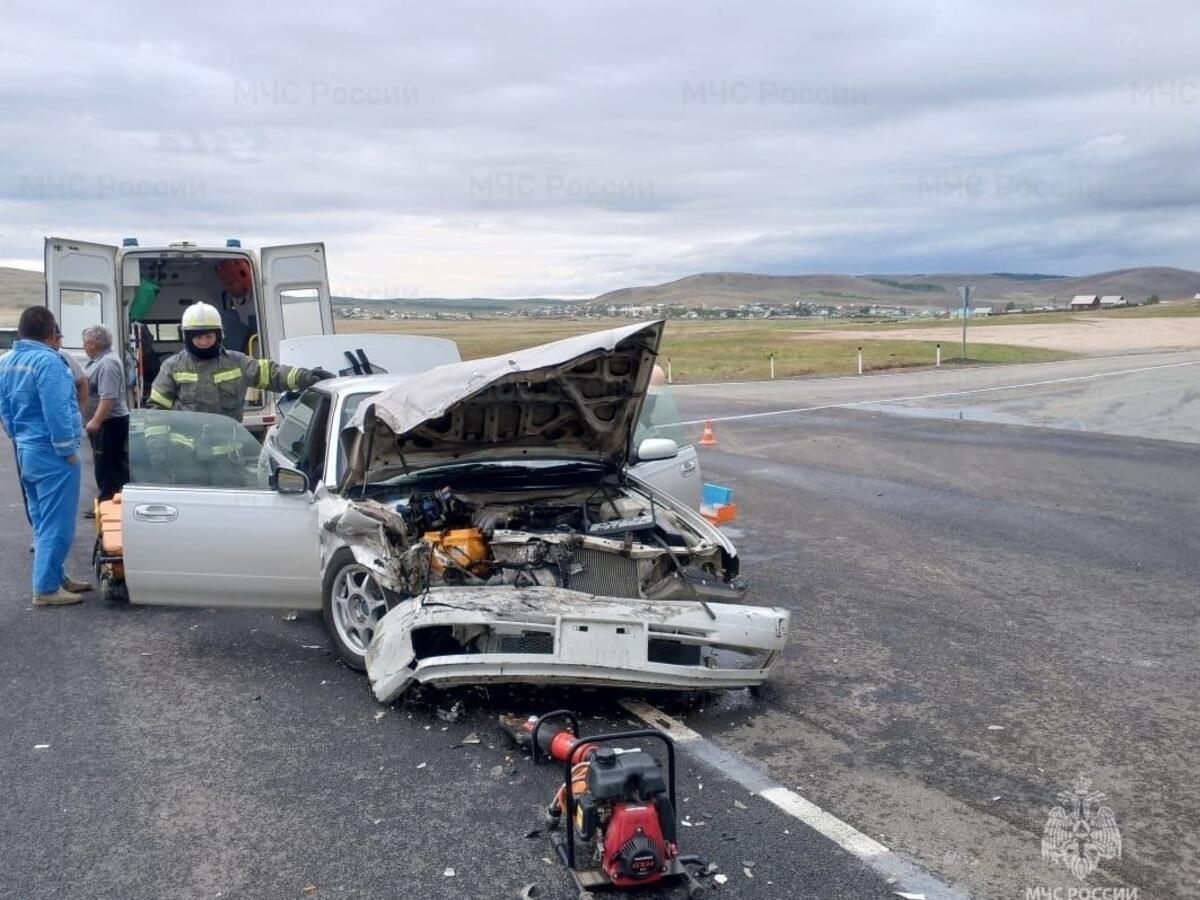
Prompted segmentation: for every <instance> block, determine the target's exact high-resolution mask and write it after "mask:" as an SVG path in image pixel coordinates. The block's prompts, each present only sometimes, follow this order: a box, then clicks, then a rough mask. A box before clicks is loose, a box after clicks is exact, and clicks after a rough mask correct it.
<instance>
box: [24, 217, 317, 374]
mask: <svg viewBox="0 0 1200 900" xmlns="http://www.w3.org/2000/svg"><path fill="white" fill-rule="evenodd" d="M322 271H323V269H322ZM46 306H47V307H48V308H49V309H50V312H52V313H54V318H55V319H56V320H57V321H58V326H59V328H60V329H61V330H62V335H63V347H64V348H66V349H69V350H81V349H82V348H83V336H82V335H83V329H85V328H87V327H88V326H89V325H107V326H108V327H109V329H110V330H111V331H112V332H113V333H114V335H116V336H118V339H119V336H120V335H121V334H122V331H123V329H122V327H121V323H120V320H119V318H118V311H119V303H118V294H117V248H116V247H110V246H108V245H107V244H90V243H88V242H87V241H73V240H70V239H68V238H57V237H51V238H46Z"/></svg>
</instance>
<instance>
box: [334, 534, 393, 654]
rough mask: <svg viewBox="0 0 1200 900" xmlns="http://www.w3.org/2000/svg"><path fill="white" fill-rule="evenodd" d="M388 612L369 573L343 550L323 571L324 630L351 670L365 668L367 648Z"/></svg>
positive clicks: (384, 600)
mask: <svg viewBox="0 0 1200 900" xmlns="http://www.w3.org/2000/svg"><path fill="white" fill-rule="evenodd" d="M387 611H388V604H387V597H386V595H385V594H384V591H383V588H381V587H380V586H379V584H378V583H376V581H375V576H374V575H373V574H372V572H371V570H370V569H368V568H367V567H366V566H364V565H362V564H361V563H359V562H358V561H357V560H355V558H354V554H353V553H352V552H351V551H350V550H349V549H348V548H345V547H343V548H342V549H341V550H338V552H337V553H335V554H334V555H333V559H331V560H330V561H329V567H328V568H327V569H326V570H325V585H324V614H325V627H326V629H328V631H329V635H330V637H332V638H333V644H334V647H335V649H336V650H337V653H338V656H340V657H341V658H342V661H343V662H344V663H345V664H346V665H348V666H349V667H350V668H352V669H357V670H358V671H360V672H362V671H364V670H365V669H366V667H367V665H366V653H367V647H368V646H370V644H371V639H372V638H373V637H375V629H376V628H377V627H378V625H379V620H380V619H382V618H383V616H384V614H385V613H386V612H387Z"/></svg>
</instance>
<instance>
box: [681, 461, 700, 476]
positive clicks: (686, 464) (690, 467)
mask: <svg viewBox="0 0 1200 900" xmlns="http://www.w3.org/2000/svg"><path fill="white" fill-rule="evenodd" d="M695 471H696V461H695V460H694V459H685V460H684V461H683V462H681V463H680V464H679V474H680V475H691V474H692V473H693V472H695Z"/></svg>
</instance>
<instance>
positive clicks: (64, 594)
mask: <svg viewBox="0 0 1200 900" xmlns="http://www.w3.org/2000/svg"><path fill="white" fill-rule="evenodd" d="M82 602H83V598H82V597H80V596H79V595H78V594H72V593H71V592H70V591H64V590H63V589H62V588H59V589H58V590H57V591H55V592H54V593H53V594H34V595H33V605H34V606H70V605H71V604H72V603H82Z"/></svg>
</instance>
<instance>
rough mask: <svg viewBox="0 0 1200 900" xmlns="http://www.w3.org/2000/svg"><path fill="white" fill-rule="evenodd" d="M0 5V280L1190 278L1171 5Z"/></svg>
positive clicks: (1196, 145) (1191, 66)
mask: <svg viewBox="0 0 1200 900" xmlns="http://www.w3.org/2000/svg"><path fill="white" fill-rule="evenodd" d="M281 8H287V9H290V10H291V11H290V12H288V13H283V12H270V11H268V9H267V7H266V5H263V4H238V5H235V6H228V7H222V6H221V5H220V4H216V3H211V2H207V3H192V4H151V5H133V6H130V5H128V4H125V5H122V6H115V5H114V6H111V7H109V6H107V5H105V4H102V3H84V2H73V3H57V2H39V3H37V4H33V3H30V4H21V6H20V11H19V12H17V11H14V9H15V5H14V4H5V10H6V11H5V12H4V13H3V14H0V15H2V19H3V21H2V22H0V178H2V179H3V181H2V188H0V265H18V266H23V267H28V268H41V254H42V239H43V237H44V236H46V235H48V234H54V235H59V236H66V237H77V238H85V239H93V240H98V241H101V242H105V243H119V241H120V238H121V237H122V236H125V235H136V236H138V237H140V238H141V240H142V243H143V244H146V243H148V242H165V241H170V240H179V239H183V238H187V239H190V240H195V241H198V242H202V243H203V242H222V241H223V239H224V238H225V237H227V236H238V237H241V238H242V239H243V241H244V242H245V243H246V245H248V246H259V245H262V244H269V243H287V242H297V241H306V240H324V241H325V242H326V244H327V246H328V248H329V265H330V275H331V279H332V282H333V287H334V291H335V293H343V294H345V293H351V294H356V295H359V296H376V297H385V296H471V295H485V296H507V297H514V296H533V295H540V296H547V295H549V296H581V295H591V294H595V293H598V292H600V291H604V290H608V289H612V288H617V287H625V286H628V285H631V284H647V283H656V282H660V281H667V280H670V279H673V278H678V277H681V276H684V275H689V274H693V273H696V272H704V271H746V272H760V273H770V274H785V273H788V274H790V273H807V272H873V273H879V272H933V271H1009V272H1055V273H1068V274H1082V273H1086V272H1092V271H1100V270H1105V269H1113V268H1122V267H1126V266H1133V265H1174V266H1180V267H1184V268H1200V260H1198V259H1197V247H1198V241H1197V237H1198V235H1200V211H1198V206H1197V203H1198V200H1200V154H1198V153H1197V150H1200V51H1198V49H1197V35H1198V34H1200V4H1198V3H1196V2H1195V0H1172V2H1156V0H1141V2H1139V3H1138V4H1136V5H1131V4H1129V3H1128V2H1114V0H1091V2H1087V3H1069V2H1058V3H1047V2H1045V0H1037V2H1023V0H1021V2H1014V0H1008V2H1003V3H1000V2H994V3H983V2H974V3H972V2H966V0H962V2H946V0H941V2H938V0H921V2H909V0H878V2H849V3H842V4H811V3H810V4H801V3H795V2H793V3H780V4H773V3H731V2H722V3H700V2H687V3H675V2H656V3H644V2H639V3H624V2H611V0H609V2H603V3H600V2H596V3H590V4H577V3H571V2H561V0H559V2H547V3H537V2H515V3H495V2H483V0H479V2H473V3H460V2H445V0H443V2H439V3H437V4H416V3H378V4H370V3H356V2H352V0H343V2H337V3H335V2H321V3H292V4H288V5H287V6H286V7H281Z"/></svg>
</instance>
